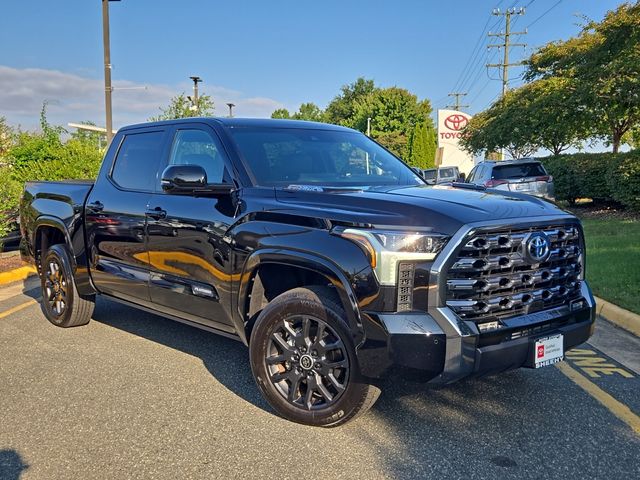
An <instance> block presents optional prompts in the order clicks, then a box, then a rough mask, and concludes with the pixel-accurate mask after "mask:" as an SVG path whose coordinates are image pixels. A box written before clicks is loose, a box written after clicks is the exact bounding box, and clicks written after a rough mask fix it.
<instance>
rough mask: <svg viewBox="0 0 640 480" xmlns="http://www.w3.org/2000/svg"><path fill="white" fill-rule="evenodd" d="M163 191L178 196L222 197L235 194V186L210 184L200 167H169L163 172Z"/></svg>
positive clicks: (205, 173)
mask: <svg viewBox="0 0 640 480" xmlns="http://www.w3.org/2000/svg"><path fill="white" fill-rule="evenodd" d="M161 185H162V190H164V191H165V192H167V193H173V194H178V195H199V196H220V195H228V194H230V193H232V192H233V190H234V189H233V185H230V184H225V183H219V184H208V183H207V172H205V171H204V168H202V167H201V166H200V165H169V166H168V167H167V168H165V169H164V171H163V172H162V181H161Z"/></svg>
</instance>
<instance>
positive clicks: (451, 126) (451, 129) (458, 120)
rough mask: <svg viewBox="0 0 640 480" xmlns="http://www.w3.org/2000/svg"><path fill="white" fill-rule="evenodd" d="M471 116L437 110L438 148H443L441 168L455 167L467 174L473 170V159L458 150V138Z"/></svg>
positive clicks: (452, 111)
mask: <svg viewBox="0 0 640 480" xmlns="http://www.w3.org/2000/svg"><path fill="white" fill-rule="evenodd" d="M469 120H471V115H468V114H466V113H464V112H459V111H458V110H438V147H442V148H443V153H442V166H443V167H445V166H455V167H458V168H459V169H460V171H461V172H464V173H469V171H471V169H472V168H473V164H474V162H473V157H472V156H471V155H469V154H468V153H467V152H465V151H464V150H462V149H461V148H460V145H459V142H460V137H462V135H463V131H464V127H466V126H467V124H468V123H469Z"/></svg>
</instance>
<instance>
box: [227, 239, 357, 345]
mask: <svg viewBox="0 0 640 480" xmlns="http://www.w3.org/2000/svg"><path fill="white" fill-rule="evenodd" d="M265 264H279V265H286V266H289V267H296V268H303V269H306V270H311V271H313V272H315V273H318V274H320V275H322V276H323V277H325V278H326V279H327V281H328V282H329V283H331V284H332V285H333V286H334V287H335V288H336V292H337V293H338V296H339V298H340V302H341V304H342V307H343V308H344V311H345V313H346V315H347V318H346V319H345V320H346V322H347V326H348V327H349V330H350V331H351V332H352V334H353V340H354V344H355V345H356V347H357V346H358V345H360V344H361V343H362V342H363V341H364V327H363V325H362V319H361V317H360V309H359V307H358V301H357V299H356V296H355V294H354V292H353V289H352V288H351V284H350V283H349V279H348V278H347V276H346V275H345V274H344V273H343V272H342V271H341V270H340V268H339V267H338V266H337V265H336V264H335V263H333V262H331V261H330V260H328V259H326V258H323V257H321V256H318V255H314V254H310V253H307V252H301V251H298V250H289V249H283V248H265V249H260V250H256V251H255V252H253V253H252V254H251V255H250V256H249V257H248V258H247V260H246V261H245V264H244V267H243V270H242V275H241V276H240V285H239V288H238V297H237V303H236V310H237V315H238V318H239V319H240V323H241V325H242V326H243V327H244V322H245V320H246V319H245V318H244V313H245V312H244V306H245V305H246V304H247V301H248V299H249V297H248V295H249V291H250V289H251V288H252V280H253V278H254V277H255V274H256V272H257V270H258V268H259V267H260V266H261V265H265ZM238 331H239V332H244V328H242V329H238ZM243 340H245V342H246V340H247V339H243ZM246 343H248V342H246Z"/></svg>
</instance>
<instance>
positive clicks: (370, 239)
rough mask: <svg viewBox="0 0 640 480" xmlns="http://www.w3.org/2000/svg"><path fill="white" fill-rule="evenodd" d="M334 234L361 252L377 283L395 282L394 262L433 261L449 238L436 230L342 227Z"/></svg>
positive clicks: (395, 265)
mask: <svg viewBox="0 0 640 480" xmlns="http://www.w3.org/2000/svg"><path fill="white" fill-rule="evenodd" d="M335 233H336V234H338V235H340V236H341V237H344V238H347V239H349V240H351V241H353V242H355V243H357V244H358V245H359V246H360V247H361V248H362V249H363V250H364V251H365V253H366V254H367V256H368V257H369V262H370V263H371V267H372V268H373V269H374V271H375V272H376V275H377V276H378V281H379V282H380V284H381V285H395V284H396V281H397V278H396V277H397V271H398V262H402V261H421V260H433V259H434V258H436V255H437V254H438V252H440V250H442V247H444V245H445V244H446V243H447V240H448V239H449V237H448V236H446V235H442V234H440V233H434V232H420V231H402V230H362V229H356V228H345V229H340V230H336V231H335Z"/></svg>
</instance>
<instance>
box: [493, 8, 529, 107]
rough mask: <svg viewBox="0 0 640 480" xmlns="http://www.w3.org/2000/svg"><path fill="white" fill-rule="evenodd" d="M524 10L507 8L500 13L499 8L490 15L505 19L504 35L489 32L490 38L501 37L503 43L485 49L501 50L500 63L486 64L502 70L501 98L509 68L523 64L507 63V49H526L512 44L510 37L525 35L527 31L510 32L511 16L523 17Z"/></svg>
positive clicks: (507, 81) (519, 44)
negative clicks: (501, 58) (502, 54)
mask: <svg viewBox="0 0 640 480" xmlns="http://www.w3.org/2000/svg"><path fill="white" fill-rule="evenodd" d="M524 12H525V10H524V8H523V7H520V8H507V9H506V10H505V11H504V12H502V11H501V10H500V9H499V8H496V9H494V10H493V12H492V14H493V15H496V16H501V15H502V16H504V19H505V29H504V33H491V32H489V36H490V37H502V38H504V43H496V44H493V45H488V46H487V48H503V49H504V56H503V60H502V63H488V64H487V68H493V67H498V68H502V96H503V97H504V95H505V93H507V90H508V88H509V67H516V66H518V65H523V62H517V63H509V49H510V48H511V47H526V46H527V44H526V43H512V42H511V36H512V35H526V34H527V30H526V29H525V31H524V32H512V31H511V16H512V15H524Z"/></svg>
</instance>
